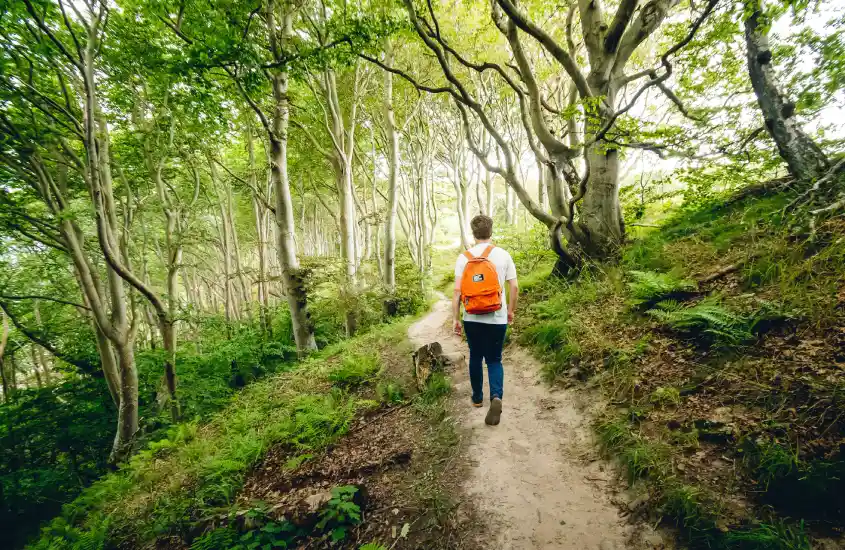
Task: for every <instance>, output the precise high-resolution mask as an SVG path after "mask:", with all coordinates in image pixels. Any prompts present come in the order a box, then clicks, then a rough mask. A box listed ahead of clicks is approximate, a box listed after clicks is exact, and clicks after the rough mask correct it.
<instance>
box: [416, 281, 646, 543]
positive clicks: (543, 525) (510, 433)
mask: <svg viewBox="0 0 845 550" xmlns="http://www.w3.org/2000/svg"><path fill="white" fill-rule="evenodd" d="M450 308H451V304H450V302H449V301H448V300H447V299H445V298H444V299H441V300H440V301H438V302H437V303H436V304H435V306H434V307H433V308H432V310H431V311H430V312H429V313H428V314H427V315H426V316H425V317H424V318H422V319H421V320H420V321H418V322H417V323H415V324H414V325H412V326H411V327H410V329H409V330H408V337H409V339H410V340H411V341H412V342H413V343H414V345H415V346H420V345H423V344H426V343H429V342H435V341H436V342H440V344H441V345H442V346H443V352H444V353H454V352H461V353H463V354H464V356H465V357H468V356H469V355H468V350H467V347H466V344H465V343H464V342H462V341H461V340H460V339H459V338H458V337H457V336H455V335H454V334H453V333H452V332H451V327H450V323H449V321H450V319H451V311H450ZM503 363H504V365H505V395H504V399H503V402H504V410H503V413H502V421H501V424H499V425H498V426H487V425H485V424H484V416H485V414H486V412H487V409H486V407H487V402H486V401H485V407H484V408H473V407H471V406H470V398H469V396H470V383H469V373H468V372H467V370H466V368H460V367H459V368H457V369H455V370H454V372H451V373H450V374H451V377H452V382H453V385H454V389H455V391H454V397H453V404H452V410H453V412H454V416H455V418H457V419H458V421H459V423H460V424H461V425H462V427H463V428H464V429H465V431H466V432H468V434H469V443H468V445H467V449H466V452H467V454H468V456H467V457H466V458H467V460H468V463H469V465H470V466H469V470H470V471H469V475H468V476H467V478H466V479H465V481H464V483H463V487H462V492H463V495H464V498H465V499H469V500H470V502H471V503H472V506H473V507H474V509H475V511H476V513H477V517H478V518H480V519H481V520H482V521H484V522H485V523H486V525H485V526H484V529H482V530H480V531H482V533H481V535H482V536H481V540H479V541H478V542H479V543H483V544H484V547H487V548H495V549H497V550H528V549H540V548H543V549H546V550H557V549H560V550H563V549H566V550H576V549H577V550H623V549H629V548H633V546H632V545H630V544H629V542H628V541H629V539H631V538H632V534H633V530H634V528H633V526H631V525H629V524H628V523H627V522H626V521H625V520H624V519H623V518H620V515H619V509H618V507H617V506H615V505H614V504H613V503H612V502H611V494H612V492H613V491H614V489H615V488H616V483H615V475H614V474H613V472H612V471H611V470H610V468H609V467H608V466H607V465H606V464H605V463H604V462H602V461H601V460H598V457H597V455H596V451H595V446H594V444H593V440H592V434H591V430H590V426H589V413H585V412H582V411H583V410H584V408H585V406H586V405H587V403H584V401H585V400H586V399H589V398H588V397H587V396H585V395H579V394H578V393H577V392H578V390H574V389H573V390H560V391H550V390H549V389H547V387H546V386H545V385H544V384H543V383H542V382H541V380H540V376H539V375H540V364H539V362H538V361H537V360H536V359H534V358H533V357H531V355H530V354H529V353H528V352H527V351H526V350H524V349H521V348H520V347H518V346H516V345H514V344H510V345H509V346H507V347H506V348H505V353H504V356H503ZM485 371H486V368H485ZM486 381H487V375H486V372H485V387H486ZM488 397H489V394H488V393H487V391H486V389H485V398H488ZM651 547H652V548H654V546H651Z"/></svg>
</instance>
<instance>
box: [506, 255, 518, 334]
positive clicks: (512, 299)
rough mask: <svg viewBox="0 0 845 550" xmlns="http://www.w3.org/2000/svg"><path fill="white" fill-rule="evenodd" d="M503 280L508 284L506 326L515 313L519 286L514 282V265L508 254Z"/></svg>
mask: <svg viewBox="0 0 845 550" xmlns="http://www.w3.org/2000/svg"><path fill="white" fill-rule="evenodd" d="M505 280H506V281H507V282H508V324H511V323H513V315H514V313H515V312H516V301H517V299H518V298H519V284H518V283H517V282H516V265H515V264H514V263H513V258H511V257H510V254H508V269H507V271H506V272H505Z"/></svg>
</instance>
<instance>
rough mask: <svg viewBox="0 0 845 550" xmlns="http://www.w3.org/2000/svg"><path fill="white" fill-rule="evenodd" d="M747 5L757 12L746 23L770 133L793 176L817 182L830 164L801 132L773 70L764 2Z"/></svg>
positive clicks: (753, 72)
mask: <svg viewBox="0 0 845 550" xmlns="http://www.w3.org/2000/svg"><path fill="white" fill-rule="evenodd" d="M747 4H748V5H749V6H748V7H750V8H751V9H753V10H754V11H753V13H752V14H751V16H750V17H749V18H748V19H746V20H745V44H746V47H747V57H748V73H749V75H750V77H751V84H752V86H753V88H754V94H755V95H756V96H757V104H758V105H759V106H760V110H761V111H762V112H763V120H764V121H765V123H766V129H767V130H768V132H769V135H770V136H772V139H773V140H774V142H775V144H776V145H777V148H778V152H779V153H780V156H781V158H783V160H784V161H785V162H786V165H787V166H788V167H789V172H790V174H792V176H793V177H794V178H796V179H798V180H800V181H805V182H807V181H812V180H815V179H817V178H819V177H821V176H822V175H823V174H824V173H825V172H827V171H828V170H829V168H830V164H829V161H828V159H827V157H826V156H825V154H824V152H823V151H822V150H821V148H820V147H819V146H818V145H816V143H815V142H814V141H813V140H812V138H810V136H808V135H807V134H805V133H804V131H803V130H802V129H801V126H800V125H799V123H798V121H797V120H795V117H794V116H793V115H794V113H795V104H794V103H792V102H789V101H787V100H786V99H785V98H784V95H783V93H782V92H781V90H780V87H779V85H778V81H777V78H776V76H775V70H774V68H773V67H772V50H771V49H770V48H769V41H768V37H767V35H766V30H765V23H763V22H761V18H762V17H763V14H762V13H761V5H760V4H761V2H760V1H759V0H751V1H749V2H747Z"/></svg>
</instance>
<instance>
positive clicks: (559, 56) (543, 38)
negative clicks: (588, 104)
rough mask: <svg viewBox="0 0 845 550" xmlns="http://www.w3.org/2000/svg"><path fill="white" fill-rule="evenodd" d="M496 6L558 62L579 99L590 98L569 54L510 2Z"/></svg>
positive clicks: (588, 89)
mask: <svg viewBox="0 0 845 550" xmlns="http://www.w3.org/2000/svg"><path fill="white" fill-rule="evenodd" d="M498 4H499V5H500V6H501V7H502V9H503V10H504V12H505V13H506V14H507V15H508V17H509V18H510V20H511V21H513V22H514V23H515V24H516V26H517V27H519V28H520V29H522V30H523V31H524V32H526V33H528V34H530V35H531V36H533V37H534V39H535V40H537V41H538V42H539V43H540V44H542V45H543V47H544V48H546V50H547V51H548V52H549V53H550V54H552V56H553V57H554V58H555V59H556V60H557V61H558V63H560V64H561V66H563V68H564V70H566V72H567V73H568V74H569V76H570V78H572V81H573V82H574V83H575V86H576V87H577V88H578V93H580V94H581V97H584V98H586V97H592V95H593V92H592V90H591V89H590V85H589V84H588V83H587V79H586V77H584V74H583V73H582V72H581V70H580V69H579V68H578V64H577V63H575V60H574V59H573V58H572V56H571V55H569V52H567V51H566V50H564V49H563V48H562V47H560V45H559V44H558V43H557V42H555V40H554V39H553V38H552V37H551V36H549V35H548V34H547V33H546V32H545V31H544V30H543V29H541V28H540V27H538V26H537V25H535V24H534V23H533V22H532V21H530V20H529V19H528V18H527V17H526V16H525V15H524V14H523V13H522V12H520V11H519V10H518V9H517V7H516V6H514V5H513V4H512V3H511V1H510V0H498Z"/></svg>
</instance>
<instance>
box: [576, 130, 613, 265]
mask: <svg viewBox="0 0 845 550" xmlns="http://www.w3.org/2000/svg"><path fill="white" fill-rule="evenodd" d="M587 162H589V164H590V181H589V183H588V184H587V192H586V194H585V195H584V200H583V202H582V203H581V205H580V217H579V221H578V223H579V225H580V226H581V227H582V228H583V229H584V232H585V234H586V237H587V240H586V241H582V242H581V243H580V244H581V246H582V247H583V248H584V249H585V250H587V251H588V253H589V254H590V255H591V256H594V257H603V256H606V255H608V254H612V253H613V252H615V251H616V250H617V248H618V246H619V245H620V244H621V243H622V240H623V237H624V236H623V228H622V218H621V209H620V204H619V152H618V151H617V150H616V149H608V148H607V146H606V145H605V144H598V145H595V146H592V147H590V149H589V151H588V152H587Z"/></svg>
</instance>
